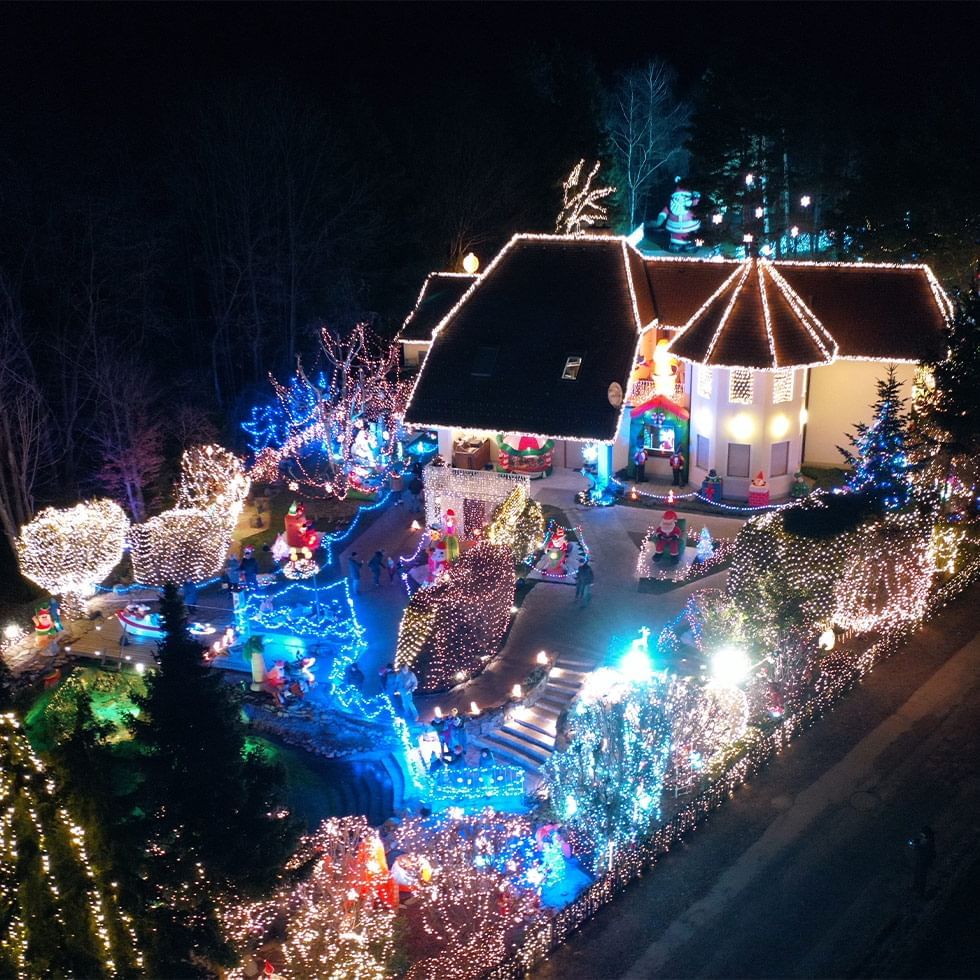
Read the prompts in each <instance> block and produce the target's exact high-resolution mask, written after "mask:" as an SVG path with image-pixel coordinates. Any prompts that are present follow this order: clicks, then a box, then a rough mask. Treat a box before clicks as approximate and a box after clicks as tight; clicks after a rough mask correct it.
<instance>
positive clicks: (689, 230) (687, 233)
mask: <svg viewBox="0 0 980 980" xmlns="http://www.w3.org/2000/svg"><path fill="white" fill-rule="evenodd" d="M680 181H681V179H680V177H677V178H675V184H676V185H677V186H676V187H675V188H674V193H673V194H671V195H670V203H668V204H665V205H664V207H663V210H662V211H661V212H660V214H658V215H657V220H656V221H655V222H654V223H653V227H654V228H660V227H661V226H662V225H664V224H666V225H667V234H668V235H669V236H670V242H669V246H668V247H669V249H670V251H671V252H690V251H691V250H693V249H694V248H696V246H695V244H694V242H693V241H690V238H691V236H692V235H693V234H694V233H695V232H696V231H697V230H698V229H699V228H700V227H701V220H700V218H695V217H694V210H693V209H694V208H695V207H697V204H698V202H699V201H700V200H701V192H700V191H689V190H685V189H684V188H683V187H681V183H680Z"/></svg>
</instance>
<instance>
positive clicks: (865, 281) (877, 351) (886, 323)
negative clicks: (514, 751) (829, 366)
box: [776, 262, 948, 361]
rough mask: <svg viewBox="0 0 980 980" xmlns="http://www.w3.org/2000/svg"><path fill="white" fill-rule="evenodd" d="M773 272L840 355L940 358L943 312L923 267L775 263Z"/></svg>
mask: <svg viewBox="0 0 980 980" xmlns="http://www.w3.org/2000/svg"><path fill="white" fill-rule="evenodd" d="M776 268H777V269H778V270H779V272H780V273H781V274H782V275H783V277H784V278H785V279H786V281H787V282H788V283H789V284H790V286H791V287H792V288H793V289H794V290H795V291H796V292H797V293H798V294H799V296H800V299H802V300H803V302H804V303H806V305H807V306H808V307H809V308H810V309H811V310H813V312H814V314H815V315H816V316H817V317H818V318H819V319H820V321H821V322H822V323H823V325H824V326H825V327H826V328H827V329H828V330H829V331H830V332H831V333H832V334H833V335H834V339H835V340H836V341H837V343H838V345H839V347H840V352H839V356H840V357H855V358H862V359H864V358H868V359H870V358H882V359H887V360H891V359H894V360H903V361H924V360H931V359H933V358H937V357H942V356H943V353H944V351H945V349H946V344H945V320H944V314H943V311H942V310H940V308H939V306H938V305H937V301H936V296H935V295H934V294H933V291H932V286H931V284H930V274H929V271H928V270H927V269H926V267H925V266H921V265H920V266H889V267H882V266H874V265H864V264H861V263H858V264H855V265H819V264H817V263H813V262H806V263H804V262H799V263H793V262H777V263H776ZM942 302H943V303H945V302H946V300H945V297H943V298H942ZM947 311H948V310H947Z"/></svg>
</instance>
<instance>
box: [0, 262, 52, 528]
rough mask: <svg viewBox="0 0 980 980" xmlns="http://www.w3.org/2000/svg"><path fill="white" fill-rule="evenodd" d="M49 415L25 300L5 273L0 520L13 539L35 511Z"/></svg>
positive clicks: (0, 311)
mask: <svg viewBox="0 0 980 980" xmlns="http://www.w3.org/2000/svg"><path fill="white" fill-rule="evenodd" d="M45 419H46V406H45V402H44V398H43V396H42V394H41V389H40V387H39V386H38V383H37V379H36V377H35V374H34V368H33V367H32V365H31V359H30V355H29V353H28V350H27V346H26V344H25V342H24V334H23V322H22V313H21V310H20V305H19V303H18V301H17V298H16V296H15V294H14V289H13V285H12V284H11V283H10V281H9V280H8V279H7V277H6V276H5V275H3V274H2V273H0V526H2V528H3V533H4V534H6V535H7V538H8V539H9V540H10V542H11V544H13V542H14V539H15V538H16V537H17V535H18V533H19V531H20V528H21V526H22V525H24V524H26V523H27V522H28V521H30V519H31V518H32V517H33V516H34V483H35V480H36V479H37V475H38V470H39V468H40V466H41V463H42V460H43V459H44V457H45V454H46V453H47V451H48V447H47V445H46V443H45V440H44V423H45Z"/></svg>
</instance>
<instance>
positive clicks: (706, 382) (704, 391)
mask: <svg viewBox="0 0 980 980" xmlns="http://www.w3.org/2000/svg"><path fill="white" fill-rule="evenodd" d="M697 372H698V394H699V395H700V396H701V397H702V398H710V397H711V368H709V367H701V366H700V365H698V368H697Z"/></svg>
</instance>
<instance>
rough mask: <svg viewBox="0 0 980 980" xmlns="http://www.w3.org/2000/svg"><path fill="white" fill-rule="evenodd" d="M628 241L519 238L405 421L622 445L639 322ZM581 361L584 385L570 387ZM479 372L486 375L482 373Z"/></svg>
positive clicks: (477, 295)
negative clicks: (571, 369)
mask: <svg viewBox="0 0 980 980" xmlns="http://www.w3.org/2000/svg"><path fill="white" fill-rule="evenodd" d="M623 251H624V246H623V242H622V241H621V240H620V239H615V238H605V239H604V238H589V239H536V238H532V237H520V236H518V237H517V238H515V239H513V240H512V241H511V243H510V244H509V245H508V246H507V247H506V248H505V249H504V251H503V252H501V254H500V255H499V256H498V257H497V258H496V259H495V260H494V262H493V263H491V265H490V266H489V267H488V268H487V271H486V272H485V273H484V275H483V277H482V278H481V280H480V283H479V285H478V286H477V287H476V288H475V289H474V290H473V292H472V294H471V295H470V296H469V298H468V299H467V300H466V302H465V303H463V305H462V306H461V307H460V309H459V310H458V311H457V312H456V313H455V315H454V316H453V317H452V318H451V319H450V320H448V321H447V323H446V324H445V325H444V326H443V327H442V329H440V330H439V332H438V333H437V334H436V336H435V338H434V342H433V345H432V348H431V349H430V351H429V354H428V356H427V357H426V360H425V364H424V366H423V368H422V371H421V372H420V374H419V379H418V382H417V383H416V386H415V390H414V391H413V393H412V399H411V401H410V402H409V406H408V410H407V412H406V414H405V420H406V422H408V423H410V424H415V425H447V426H454V427H457V428H464V429H486V430H492V431H501V432H510V431H516V432H524V433H528V434H537V435H546V436H557V437H560V438H570V439H604V440H611V439H614V438H615V435H616V426H617V423H618V421H619V416H620V409H619V408H618V407H615V406H613V405H611V404H610V403H609V399H608V394H607V393H608V389H609V385H610V383H612V382H614V381H615V382H617V383H618V384H620V385H622V387H623V388H624V389H625V388H626V385H627V381H628V379H629V374H630V370H631V368H632V366H633V357H634V353H635V351H636V345H637V339H638V324H637V322H636V317H635V314H634V310H633V301H632V297H631V295H630V288H629V275H628V269H629V268H630V267H631V265H632V263H627V262H625V261H624V257H623ZM570 356H577V357H581V358H582V365H581V368H580V370H579V372H578V377H577V379H576V380H574V381H563V380H562V372H563V370H564V367H565V362H566V359H567V358H568V357H570ZM474 369H476V370H477V372H478V373H477V374H474V373H473V372H474Z"/></svg>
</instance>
